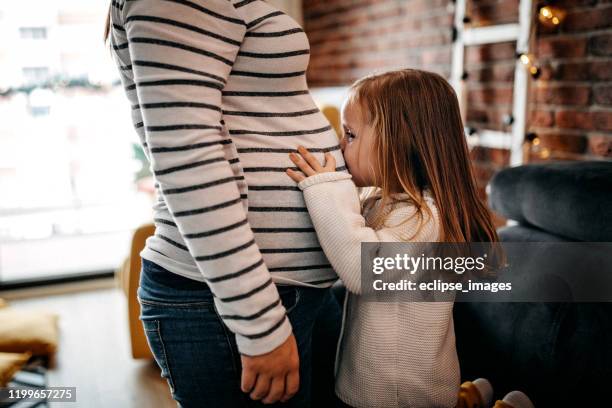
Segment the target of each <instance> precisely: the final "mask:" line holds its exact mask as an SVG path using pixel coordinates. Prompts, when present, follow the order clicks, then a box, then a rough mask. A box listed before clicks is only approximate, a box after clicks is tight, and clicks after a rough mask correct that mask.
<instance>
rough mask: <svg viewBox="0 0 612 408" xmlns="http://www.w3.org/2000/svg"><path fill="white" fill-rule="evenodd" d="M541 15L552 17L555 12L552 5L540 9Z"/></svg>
mask: <svg viewBox="0 0 612 408" xmlns="http://www.w3.org/2000/svg"><path fill="white" fill-rule="evenodd" d="M540 15H541V16H542V17H544V18H551V17H552V16H553V13H552V10H551V9H550V7H548V6H545V7H542V8H541V9H540Z"/></svg>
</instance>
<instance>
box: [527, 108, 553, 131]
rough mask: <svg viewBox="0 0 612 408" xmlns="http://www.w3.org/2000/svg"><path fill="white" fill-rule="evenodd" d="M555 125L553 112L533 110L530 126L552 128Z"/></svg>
mask: <svg viewBox="0 0 612 408" xmlns="http://www.w3.org/2000/svg"><path fill="white" fill-rule="evenodd" d="M554 123H555V116H554V114H553V112H552V111H545V110H533V111H531V118H530V121H529V124H530V125H531V126H535V127H550V126H552V125H554Z"/></svg>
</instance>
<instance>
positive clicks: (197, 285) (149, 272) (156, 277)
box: [141, 258, 210, 290]
mask: <svg viewBox="0 0 612 408" xmlns="http://www.w3.org/2000/svg"><path fill="white" fill-rule="evenodd" d="M141 273H142V274H143V275H145V276H142V277H141V282H142V281H143V278H144V279H145V280H146V281H150V282H151V281H152V282H154V283H155V284H157V285H163V286H167V287H170V288H172V289H177V290H210V289H209V288H208V285H207V284H206V283H204V282H200V281H197V280H194V279H189V278H186V277H184V276H181V275H178V274H176V273H174V272H170V271H169V270H167V269H164V268H162V267H161V266H159V265H158V264H156V263H154V262H151V261H149V260H147V259H144V258H142V272H141Z"/></svg>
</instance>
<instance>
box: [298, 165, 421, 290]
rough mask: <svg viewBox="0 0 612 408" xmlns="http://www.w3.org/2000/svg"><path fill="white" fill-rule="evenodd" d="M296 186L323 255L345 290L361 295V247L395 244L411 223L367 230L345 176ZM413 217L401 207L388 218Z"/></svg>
mask: <svg viewBox="0 0 612 408" xmlns="http://www.w3.org/2000/svg"><path fill="white" fill-rule="evenodd" d="M298 185H299V187H300V188H301V189H302V190H303V191H304V199H305V201H306V205H307V206H308V212H309V213H310V216H311V218H312V222H313V225H314V227H315V229H316V231H317V236H318V238H319V241H320V243H321V247H322V248H323V250H324V251H325V255H327V258H328V259H329V261H330V262H331V264H332V266H333V268H334V270H335V271H336V273H337V274H338V276H339V277H340V279H342V281H343V282H344V285H345V286H346V288H347V290H348V291H349V292H351V293H355V294H361V243H362V242H398V241H400V240H401V235H402V233H406V232H409V231H410V229H412V228H413V227H414V225H412V224H413V223H411V222H407V223H405V224H402V225H401V226H396V227H384V228H381V229H378V230H374V229H372V228H370V227H367V226H366V222H365V219H364V217H363V216H362V215H361V206H360V202H359V196H358V193H357V188H356V187H355V184H354V183H353V181H352V180H351V175H350V174H348V173H341V172H326V173H318V174H315V175H313V176H310V177H308V178H306V179H304V180H303V181H301V182H300V183H299V184H298ZM413 213H414V208H413V207H402V208H398V209H396V210H394V211H393V212H392V213H391V214H389V216H390V217H391V218H394V219H403V218H405V217H410V215H412V214H413Z"/></svg>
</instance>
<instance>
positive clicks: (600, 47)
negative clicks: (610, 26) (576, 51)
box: [589, 34, 612, 55]
mask: <svg viewBox="0 0 612 408" xmlns="http://www.w3.org/2000/svg"><path fill="white" fill-rule="evenodd" d="M589 53H590V54H591V55H612V34H603V35H598V36H596V37H593V38H591V39H590V41H589Z"/></svg>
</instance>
